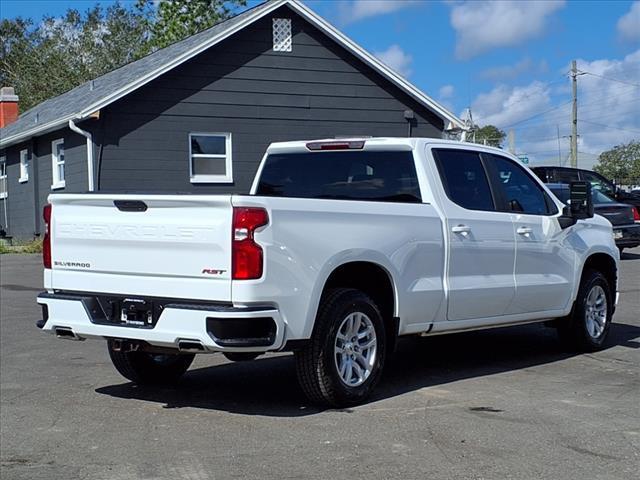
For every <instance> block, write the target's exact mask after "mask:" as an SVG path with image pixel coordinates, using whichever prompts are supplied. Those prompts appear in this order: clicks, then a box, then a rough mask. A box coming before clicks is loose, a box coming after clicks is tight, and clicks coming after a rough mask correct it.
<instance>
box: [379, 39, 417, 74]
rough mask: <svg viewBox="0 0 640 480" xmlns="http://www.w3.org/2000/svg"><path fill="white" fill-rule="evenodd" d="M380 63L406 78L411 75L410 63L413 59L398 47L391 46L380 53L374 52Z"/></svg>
mask: <svg viewBox="0 0 640 480" xmlns="http://www.w3.org/2000/svg"><path fill="white" fill-rule="evenodd" d="M374 55H375V56H376V57H378V58H379V59H380V60H381V61H382V63H384V64H386V65H388V66H389V67H391V68H393V69H394V70H395V71H396V72H398V73H400V74H401V75H404V76H405V77H408V76H409V75H411V62H413V57H412V56H411V55H410V54H408V53H406V52H405V51H404V50H402V48H400V46H399V45H397V44H393V45H391V46H390V47H389V48H387V49H386V50H384V51H382V52H374Z"/></svg>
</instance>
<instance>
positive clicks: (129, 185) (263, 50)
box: [83, 7, 443, 193]
mask: <svg viewBox="0 0 640 480" xmlns="http://www.w3.org/2000/svg"><path fill="white" fill-rule="evenodd" d="M272 17H289V18H292V20H293V31H294V37H293V51H292V52H273V51H272V32H271V23H272V20H271V19H272ZM407 109H411V110H414V111H415V113H416V122H415V125H414V126H413V135H414V136H427V137H438V138H439V137H440V136H441V132H442V130H443V122H442V120H441V119H439V118H438V117H437V116H435V115H434V114H433V113H432V112H430V111H429V110H427V109H426V108H424V107H423V106H421V105H420V104H418V103H417V102H415V101H414V100H413V99H412V98H410V97H409V96H407V95H406V94H404V93H403V92H402V91H400V90H399V89H398V88H397V87H395V86H394V85H392V84H391V83H390V82H388V81H387V80H386V79H384V78H383V77H382V76H381V75H379V74H378V73H376V72H374V71H373V70H372V69H370V68H369V67H367V66H366V65H364V64H363V63H362V62H360V61H359V60H357V59H356V58H355V57H353V56H352V55H350V54H349V53H348V52H346V51H345V50H344V49H342V48H341V47H339V46H338V45H336V44H335V43H334V42H333V41H331V40H330V39H328V38H327V37H326V36H325V35H324V34H323V33H321V32H319V31H318V30H317V29H315V28H314V27H313V26H312V25H310V24H309V23H307V22H306V21H304V20H302V19H301V18H300V17H298V16H296V15H295V14H294V13H293V12H292V11H290V10H289V9H288V8H287V7H283V9H282V10H280V11H278V12H275V13H274V14H272V15H270V16H268V17H267V18H264V19H262V20H261V21H259V22H257V23H256V24H254V25H252V26H250V27H248V28H246V29H245V30H243V31H241V32H239V33H238V34H236V35H234V36H233V37H231V38H229V39H228V40H226V41H224V42H223V43H221V44H219V45H217V46H216V47H213V48H211V49H209V50H208V51H206V52H204V53H202V54H200V55H198V56H197V57H195V58H194V59H192V60H190V61H188V62H186V63H185V64H183V65H182V66H180V67H178V68H176V69H174V70H172V71H171V72H169V73H167V74H165V75H163V76H161V77H159V78H158V79H157V80H155V81H153V82H151V83H150V84H148V85H147V86H145V87H142V88H141V89H139V90H137V91H136V92H134V93H132V94H130V95H128V96H127V97H125V98H124V99H122V100H120V101H118V102H116V103H114V104H112V105H111V106H109V107H108V108H106V109H103V111H102V112H101V119H100V120H99V121H97V122H95V123H93V124H91V129H92V130H93V131H94V135H95V138H96V141H97V142H98V143H100V144H102V149H101V155H99V157H100V164H101V169H100V188H101V189H102V190H115V191H123V190H131V191H134V190H147V191H191V192H207V193H216V192H241V193H244V192H247V191H248V190H249V188H250V186H251V181H252V179H253V176H254V174H255V171H256V168H257V165H258V163H259V161H260V159H261V157H262V154H263V153H264V150H265V148H266V147H267V145H268V144H269V143H271V142H274V141H284V140H299V139H312V138H321V137H333V136H341V135H371V136H406V135H407V132H408V124H407V121H406V120H405V119H404V116H403V113H404V111H405V110H407ZM85 123H86V124H89V123H90V122H85ZM83 128H84V127H83ZM189 132H231V133H232V137H233V177H234V183H233V185H216V184H205V185H203V184H193V185H192V184H191V183H190V181H189V163H188V162H189V159H188V151H189V150H188V134H189Z"/></svg>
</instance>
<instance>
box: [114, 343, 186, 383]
mask: <svg viewBox="0 0 640 480" xmlns="http://www.w3.org/2000/svg"><path fill="white" fill-rule="evenodd" d="M107 345H108V349H109V357H111V361H112V362H113V366H114V367H116V370H118V372H119V373H120V375H122V376H123V377H125V378H127V379H129V380H131V381H132V382H134V383H138V384H155V385H159V384H171V383H174V382H176V381H177V380H178V379H179V378H180V377H182V375H184V373H185V372H186V371H187V370H188V369H189V366H190V365H191V362H193V359H194V357H195V355H193V354H155V353H148V352H140V351H130V352H123V351H118V350H115V349H114V344H113V342H111V341H109V342H107Z"/></svg>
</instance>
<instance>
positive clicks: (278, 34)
mask: <svg viewBox="0 0 640 480" xmlns="http://www.w3.org/2000/svg"><path fill="white" fill-rule="evenodd" d="M273 51H274V52H290V51H291V19H290V18H274V19H273Z"/></svg>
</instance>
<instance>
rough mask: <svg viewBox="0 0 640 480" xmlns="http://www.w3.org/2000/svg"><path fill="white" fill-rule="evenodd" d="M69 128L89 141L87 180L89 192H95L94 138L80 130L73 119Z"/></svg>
mask: <svg viewBox="0 0 640 480" xmlns="http://www.w3.org/2000/svg"><path fill="white" fill-rule="evenodd" d="M69 128H70V129H71V130H72V131H74V132H76V133H79V134H80V135H82V136H83V137H85V138H86V139H87V177H88V178H87V180H88V184H89V191H90V192H93V191H94V190H95V188H94V184H93V170H94V169H93V137H92V136H91V133H90V132H87V131H86V130H82V129H81V128H79V127H78V126H77V125H76V124H75V123H74V122H73V119H72V120H69Z"/></svg>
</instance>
